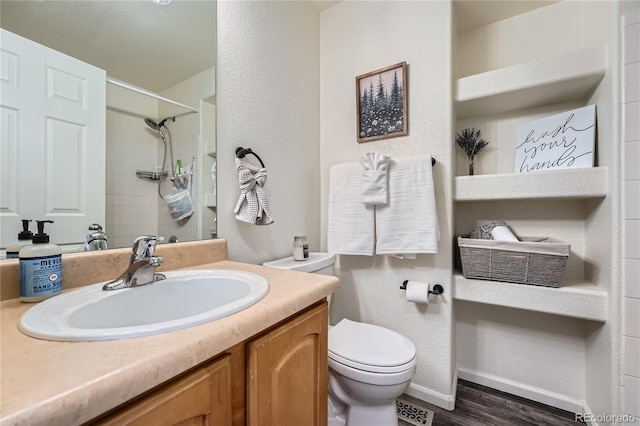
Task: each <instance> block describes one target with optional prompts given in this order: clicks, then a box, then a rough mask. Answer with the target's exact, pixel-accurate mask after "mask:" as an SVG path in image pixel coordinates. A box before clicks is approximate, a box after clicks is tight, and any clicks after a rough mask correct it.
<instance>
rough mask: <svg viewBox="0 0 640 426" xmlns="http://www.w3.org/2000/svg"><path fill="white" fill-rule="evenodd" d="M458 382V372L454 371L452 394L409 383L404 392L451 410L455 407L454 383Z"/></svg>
mask: <svg viewBox="0 0 640 426" xmlns="http://www.w3.org/2000/svg"><path fill="white" fill-rule="evenodd" d="M457 383H458V372H457V371H456V372H455V374H454V377H453V384H452V385H451V389H453V395H445V394H443V393H440V392H436V391H433V390H431V389H427V388H425V387H424V386H419V385H415V384H413V383H411V384H410V385H409V388H407V390H406V391H404V393H406V394H407V395H409V396H412V397H414V398H418V399H419V400H421V401H424V402H426V403H429V404H432V405H435V406H437V407H440V408H444V409H445V410H449V411H452V410H453V409H454V408H455V407H456V385H457Z"/></svg>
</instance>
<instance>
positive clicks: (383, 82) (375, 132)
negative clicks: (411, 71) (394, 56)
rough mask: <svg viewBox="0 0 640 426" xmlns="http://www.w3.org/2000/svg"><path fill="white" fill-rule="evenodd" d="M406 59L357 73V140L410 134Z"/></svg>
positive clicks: (360, 141)
mask: <svg viewBox="0 0 640 426" xmlns="http://www.w3.org/2000/svg"><path fill="white" fill-rule="evenodd" d="M408 97H409V96H408V90H407V63H406V62H400V63H398V64H394V65H390V66H388V67H385V68H382V69H379V70H375V71H371V72H369V73H367V74H362V75H359V76H357V77H356V134H357V139H358V143H363V142H371V141H375V140H380V139H386V138H395V137H398V136H406V135H408V134H409V117H408V115H409V109H408V107H407V105H408Z"/></svg>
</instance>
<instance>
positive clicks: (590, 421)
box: [580, 402, 599, 426]
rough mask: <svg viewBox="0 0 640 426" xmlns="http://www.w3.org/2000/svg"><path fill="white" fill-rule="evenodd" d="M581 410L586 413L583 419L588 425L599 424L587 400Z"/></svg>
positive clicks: (595, 425)
mask: <svg viewBox="0 0 640 426" xmlns="http://www.w3.org/2000/svg"><path fill="white" fill-rule="evenodd" d="M580 412H581V413H583V414H585V415H584V416H583V421H584V422H585V423H586V424H587V426H599V425H598V423H597V422H596V421H595V416H591V414H592V412H591V409H590V408H589V407H588V406H587V403H586V402H583V403H582V411H580Z"/></svg>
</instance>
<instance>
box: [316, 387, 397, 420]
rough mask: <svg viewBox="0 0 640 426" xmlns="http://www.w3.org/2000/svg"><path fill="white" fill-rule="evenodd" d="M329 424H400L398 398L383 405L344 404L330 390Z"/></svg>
mask: <svg viewBox="0 0 640 426" xmlns="http://www.w3.org/2000/svg"><path fill="white" fill-rule="evenodd" d="M327 408H328V423H327V426H398V415H397V409H396V400H395V399H394V400H393V401H391V402H390V403H387V404H383V405H368V404H351V405H349V406H347V405H345V404H343V403H342V402H340V401H339V400H336V399H334V397H333V396H332V395H331V390H330V391H329V401H328V404H327Z"/></svg>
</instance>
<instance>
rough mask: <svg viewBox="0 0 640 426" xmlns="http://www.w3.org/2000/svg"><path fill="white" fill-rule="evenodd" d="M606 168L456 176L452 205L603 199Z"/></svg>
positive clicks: (605, 187) (605, 185)
mask: <svg viewBox="0 0 640 426" xmlns="http://www.w3.org/2000/svg"><path fill="white" fill-rule="evenodd" d="M606 195H607V168H606V167H592V168H584V169H566V170H549V171H538V172H528V173H501V174H491V175H473V176H457V177H456V178H455V188H454V200H455V201H488V200H520V199H525V198H527V199H541V198H555V199H571V198H573V199H580V198H603V197H605V196H606Z"/></svg>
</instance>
